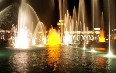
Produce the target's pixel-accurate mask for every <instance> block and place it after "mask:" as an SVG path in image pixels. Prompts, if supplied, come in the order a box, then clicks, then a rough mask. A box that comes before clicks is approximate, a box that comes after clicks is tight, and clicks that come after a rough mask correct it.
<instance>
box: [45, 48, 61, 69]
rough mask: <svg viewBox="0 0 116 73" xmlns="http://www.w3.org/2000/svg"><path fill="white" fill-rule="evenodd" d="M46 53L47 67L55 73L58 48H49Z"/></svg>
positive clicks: (58, 57)
mask: <svg viewBox="0 0 116 73" xmlns="http://www.w3.org/2000/svg"><path fill="white" fill-rule="evenodd" d="M47 51H48V52H47V61H48V65H49V66H50V67H52V70H53V71H55V70H56V68H57V65H58V63H59V60H60V47H49V48H48V50H47Z"/></svg>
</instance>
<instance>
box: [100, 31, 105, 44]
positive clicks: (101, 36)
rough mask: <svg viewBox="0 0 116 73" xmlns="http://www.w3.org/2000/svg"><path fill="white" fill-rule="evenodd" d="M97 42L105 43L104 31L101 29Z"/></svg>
mask: <svg viewBox="0 0 116 73" xmlns="http://www.w3.org/2000/svg"><path fill="white" fill-rule="evenodd" d="M99 42H105V37H104V31H103V29H102V30H101V31H100V39H99Z"/></svg>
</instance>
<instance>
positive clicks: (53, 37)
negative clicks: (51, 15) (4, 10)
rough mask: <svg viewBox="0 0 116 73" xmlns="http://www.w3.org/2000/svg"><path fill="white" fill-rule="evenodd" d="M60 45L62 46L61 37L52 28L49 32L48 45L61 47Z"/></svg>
mask: <svg viewBox="0 0 116 73" xmlns="http://www.w3.org/2000/svg"><path fill="white" fill-rule="evenodd" d="M60 44H61V40H60V35H59V34H58V32H57V31H56V30H55V29H53V28H51V29H50V30H49V33H48V37H47V45H48V46H49V47H56V46H59V45H60Z"/></svg>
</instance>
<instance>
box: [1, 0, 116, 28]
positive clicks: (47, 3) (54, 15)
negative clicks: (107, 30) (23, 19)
mask: <svg viewBox="0 0 116 73" xmlns="http://www.w3.org/2000/svg"><path fill="white" fill-rule="evenodd" d="M15 2H17V3H20V0H0V11H1V10H2V9H4V8H5V7H7V6H8V5H11V4H12V3H15ZM27 2H28V3H29V4H30V5H31V6H32V7H33V8H34V10H35V11H36V13H37V15H38V16H39V18H40V20H41V21H42V22H44V24H45V25H46V26H47V27H50V25H53V26H54V27H56V24H57V21H58V19H59V8H58V0H27ZM110 3H111V16H112V17H111V19H112V24H113V28H114V27H116V26H115V25H116V17H115V16H116V14H115V13H116V1H115V0H110ZM78 5H79V0H67V7H68V10H69V13H70V15H72V11H73V7H74V6H76V9H77V11H78ZM98 5H99V10H100V13H101V12H102V11H104V21H105V22H104V23H105V24H104V25H105V26H107V24H108V10H107V8H108V6H107V0H98ZM85 9H86V14H87V17H86V19H87V21H88V24H89V26H90V28H92V11H91V10H92V6H91V0H85ZM96 12H98V11H96ZM100 13H99V17H100V16H101V15H100ZM96 16H97V13H96ZM98 20H99V21H100V20H101V19H100V18H98V19H96V21H95V22H96V24H95V25H96V27H99V26H100V22H98ZM107 27H108V26H107Z"/></svg>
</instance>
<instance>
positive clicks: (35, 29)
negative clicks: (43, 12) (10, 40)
mask: <svg viewBox="0 0 116 73" xmlns="http://www.w3.org/2000/svg"><path fill="white" fill-rule="evenodd" d="M44 31H45V29H44V25H43V24H42V22H40V21H39V18H38V17H37V14H36V12H35V11H34V9H33V8H32V7H31V6H30V5H29V4H27V3H26V0H21V5H20V8H19V14H18V30H17V34H16V36H15V44H14V48H20V49H26V48H29V47H31V46H32V45H38V44H44V42H45V40H44V39H45V33H44ZM37 34H41V35H40V36H38V37H39V38H38V37H36V35H37ZM43 38H44V39H43ZM38 39H39V41H38V42H39V43H36V42H35V41H36V40H38ZM32 40H33V41H32ZM32 43H33V44H32Z"/></svg>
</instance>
